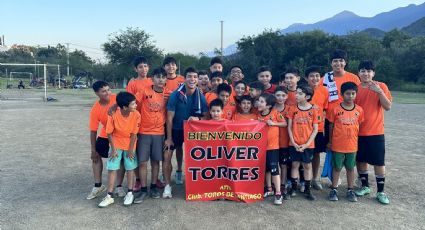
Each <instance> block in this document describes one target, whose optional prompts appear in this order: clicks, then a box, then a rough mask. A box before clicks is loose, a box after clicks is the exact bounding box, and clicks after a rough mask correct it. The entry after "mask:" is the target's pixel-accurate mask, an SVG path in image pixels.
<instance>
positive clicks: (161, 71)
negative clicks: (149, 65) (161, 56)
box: [152, 67, 167, 76]
mask: <svg viewBox="0 0 425 230" xmlns="http://www.w3.org/2000/svg"><path fill="white" fill-rule="evenodd" d="M156 75H159V76H167V72H165V69H164V68H162V67H159V68H156V69H154V70H153V74H152V76H156Z"/></svg>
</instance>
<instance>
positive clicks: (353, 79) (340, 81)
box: [319, 71, 360, 120]
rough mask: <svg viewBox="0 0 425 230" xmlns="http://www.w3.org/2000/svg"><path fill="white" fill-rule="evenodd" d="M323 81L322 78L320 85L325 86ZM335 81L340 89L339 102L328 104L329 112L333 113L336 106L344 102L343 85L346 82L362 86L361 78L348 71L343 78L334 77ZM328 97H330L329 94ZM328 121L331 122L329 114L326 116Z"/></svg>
mask: <svg viewBox="0 0 425 230" xmlns="http://www.w3.org/2000/svg"><path fill="white" fill-rule="evenodd" d="M323 80H324V79H323V77H322V79H320V83H319V84H320V85H323ZM334 80H335V83H336V86H337V88H338V100H334V101H332V102H328V109H327V112H330V111H332V109H333V108H334V107H335V106H338V105H339V104H340V103H341V102H342V95H341V85H342V84H344V83H345V82H349V81H351V82H354V83H355V84H356V85H359V84H360V79H359V77H358V76H357V75H355V74H352V73H350V72H347V71H346V72H345V74H344V75H342V76H341V77H334ZM324 87H325V88H326V86H324ZM326 90H327V91H328V89H327V88H326ZM328 92H329V91H328ZM328 95H329V93H328ZM328 101H329V98H328ZM326 119H328V120H329V113H327V114H326Z"/></svg>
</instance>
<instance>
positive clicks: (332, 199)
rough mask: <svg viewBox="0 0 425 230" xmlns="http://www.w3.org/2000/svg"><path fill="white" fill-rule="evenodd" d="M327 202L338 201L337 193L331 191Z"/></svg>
mask: <svg viewBox="0 0 425 230" xmlns="http://www.w3.org/2000/svg"><path fill="white" fill-rule="evenodd" d="M328 197H329V200H330V201H338V191H337V190H336V189H332V190H331V191H330V192H329V196H328Z"/></svg>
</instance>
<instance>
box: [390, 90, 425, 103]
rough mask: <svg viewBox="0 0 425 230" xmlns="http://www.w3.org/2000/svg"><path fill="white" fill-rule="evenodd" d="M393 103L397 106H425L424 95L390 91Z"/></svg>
mask: <svg viewBox="0 0 425 230" xmlns="http://www.w3.org/2000/svg"><path fill="white" fill-rule="evenodd" d="M391 95H392V96H393V102H394V103H399V104H425V93H410V92H402V91H392V92H391Z"/></svg>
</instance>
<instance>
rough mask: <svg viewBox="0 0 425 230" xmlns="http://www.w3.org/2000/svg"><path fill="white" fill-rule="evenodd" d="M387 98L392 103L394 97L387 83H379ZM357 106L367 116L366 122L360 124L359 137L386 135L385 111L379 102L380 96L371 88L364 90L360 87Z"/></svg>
mask: <svg viewBox="0 0 425 230" xmlns="http://www.w3.org/2000/svg"><path fill="white" fill-rule="evenodd" d="M378 84H379V86H380V87H381V89H382V90H383V91H384V93H385V95H386V96H387V98H388V99H389V100H390V101H392V96H391V93H390V91H389V90H388V87H387V85H386V84H385V83H382V82H378ZM355 102H356V104H358V105H360V106H361V107H362V108H363V110H364V112H365V113H366V114H367V116H365V119H364V122H363V123H362V124H360V132H359V136H372V135H382V134H384V109H383V108H382V106H381V103H380V101H379V95H378V94H377V93H375V92H374V91H372V90H370V89H369V88H363V87H362V86H361V85H359V90H358V92H357V96H356V100H355Z"/></svg>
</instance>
